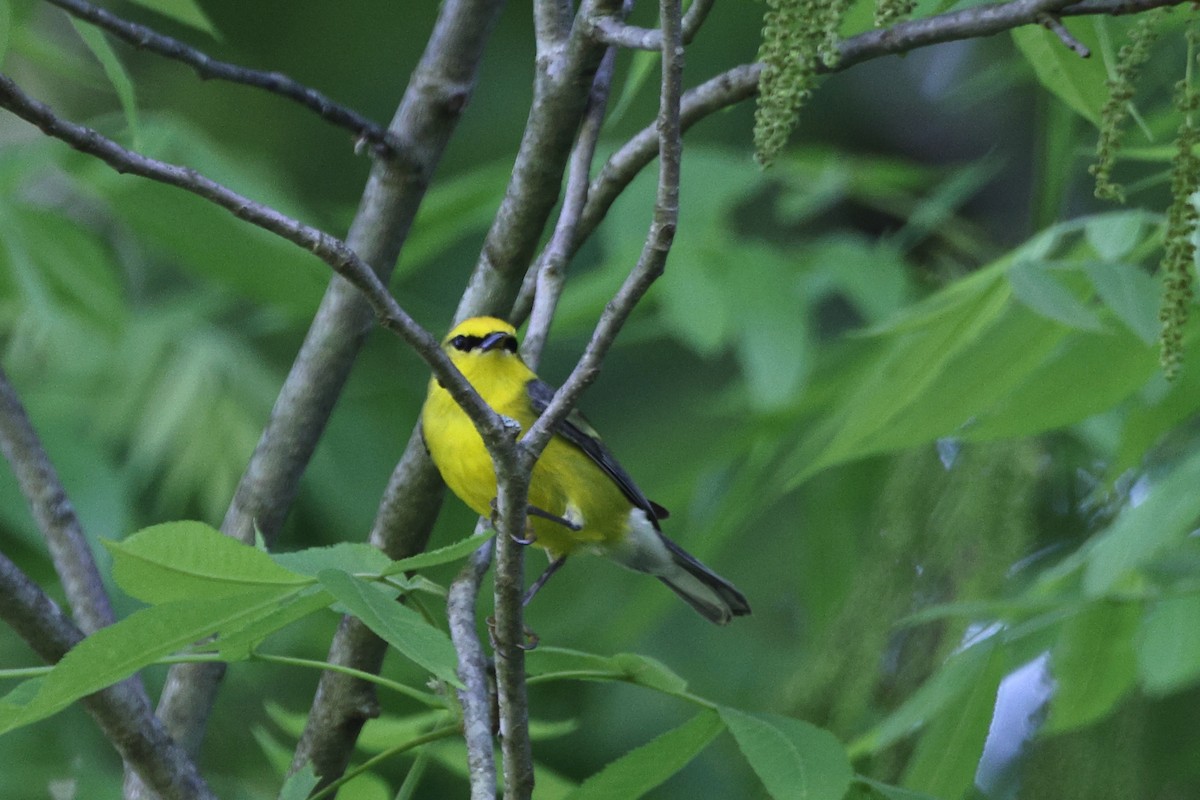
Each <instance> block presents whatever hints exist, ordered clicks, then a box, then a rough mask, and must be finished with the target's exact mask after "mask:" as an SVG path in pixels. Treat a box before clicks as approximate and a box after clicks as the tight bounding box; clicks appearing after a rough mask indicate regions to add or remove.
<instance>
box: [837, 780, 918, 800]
mask: <svg viewBox="0 0 1200 800" xmlns="http://www.w3.org/2000/svg"><path fill="white" fill-rule="evenodd" d="M854 782H855V783H857V784H860V785H862V786H866V787H867V788H868V789H870V790H871V791H872V792H873V793H874V794H876V795H878V796H879V797H882V798H884V800H937V799H936V798H935V797H933V796H932V795H928V794H925V793H924V792H915V791H913V790H912V789H903V788H901V787H899V786H891V785H889V784H886V783H880V782H879V781H877V780H873V779H871V778H868V777H866V776H865V775H856V776H855V777H854Z"/></svg>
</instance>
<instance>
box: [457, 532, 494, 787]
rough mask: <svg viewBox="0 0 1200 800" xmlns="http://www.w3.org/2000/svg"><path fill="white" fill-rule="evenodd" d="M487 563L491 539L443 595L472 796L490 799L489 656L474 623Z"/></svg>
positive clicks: (491, 697) (491, 744)
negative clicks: (458, 683) (455, 665)
mask: <svg viewBox="0 0 1200 800" xmlns="http://www.w3.org/2000/svg"><path fill="white" fill-rule="evenodd" d="M491 562H492V542H491V541H490V540H489V541H488V542H487V543H486V544H485V545H483V547H480V548H479V549H478V550H476V551H475V553H474V554H473V555H472V556H471V558H470V559H469V560H468V561H467V565H466V566H465V567H463V569H462V572H460V573H459V574H458V577H457V578H455V579H454V582H453V583H451V584H450V594H449V596H448V597H447V598H446V613H447V617H448V618H449V622H450V639H451V640H452V641H453V642H454V649H455V651H456V652H457V653H458V677H459V679H460V680H461V681H462V682H463V686H464V687H465V688H463V689H460V690H459V692H458V700H459V703H460V704H461V705H462V711H463V736H464V737H465V739H466V744H467V768H468V770H469V773H470V781H471V800H493V799H494V798H495V796H496V760H495V756H494V755H493V754H494V752H495V744H494V740H493V738H492V731H494V730H495V720H494V718H493V716H492V702H493V696H492V692H491V691H490V689H489V682H488V669H487V658H486V657H485V656H484V654H483V645H482V644H481V643H480V641H479V634H478V631H477V630H476V627H477V626H476V623H475V604H476V602H477V601H478V599H479V587H480V584H481V583H482V582H483V576H484V574H485V573H486V572H487V568H488V566H489V565H490V564H491Z"/></svg>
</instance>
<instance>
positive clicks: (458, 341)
mask: <svg viewBox="0 0 1200 800" xmlns="http://www.w3.org/2000/svg"><path fill="white" fill-rule="evenodd" d="M482 341H483V338H482V337H479V336H455V337H454V338H453V339H451V340H450V346H451V347H453V348H454V349H455V350H462V351H463V352H466V351H468V350H474V349H475V348H476V347H479V344H480V343H481V342H482Z"/></svg>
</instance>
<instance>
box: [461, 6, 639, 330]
mask: <svg viewBox="0 0 1200 800" xmlns="http://www.w3.org/2000/svg"><path fill="white" fill-rule="evenodd" d="M620 6H621V2H620V0H585V1H584V2H583V4H582V7H581V8H580V10H579V12H578V13H577V14H576V17H575V24H574V25H573V26H572V28H571V32H570V34H569V36H568V37H567V39H566V41H565V42H564V43H561V44H559V43H556V42H539V44H538V53H539V58H538V64H537V70H536V73H535V76H534V88H533V105H532V107H531V108H530V112H529V121H528V122H527V123H526V125H525V132H524V134H523V135H522V137H521V144H520V147H519V148H518V151H517V157H516V161H515V162H514V164H513V175H512V179H511V180H510V181H509V183H508V187H507V189H506V190H505V193H504V199H503V200H502V201H501V203H500V208H499V210H497V212H496V217H495V219H494V221H493V222H492V226H491V228H490V229H489V230H488V233H487V237H486V238H485V239H484V243H483V248H482V249H481V251H480V254H479V260H478V261H477V262H476V264H475V269H474V271H473V272H472V273H471V278H470V280H469V282H468V284H467V288H466V290H465V291H464V292H463V296H462V299H461V300H460V301H459V304H458V309H457V311H456V312H455V319H456V320H458V321H461V320H463V319H466V318H467V317H472V316H476V315H478V314H502V313H504V312H506V311H508V310H509V308H511V306H512V302H513V298H514V296H515V295H516V292H517V289H518V287H519V285H520V284H519V281H520V280H521V276H523V275H524V274H525V270H526V268H527V267H528V266H529V263H530V261H531V260H532V258H533V254H534V250H535V248H536V247H537V243H538V237H539V236H541V233H542V231H543V229H544V228H545V227H546V220H547V219H548V218H549V216H550V212H551V211H552V210H553V209H554V204H555V202H556V201H557V200H558V192H559V189H560V187H561V184H562V176H563V171H564V169H565V166H566V162H567V158H568V157H569V154H570V151H571V145H572V143H573V142H574V140H575V132H576V130H577V129H578V127H579V121H580V119H581V118H582V117H583V113H584V110H585V108H586V107H587V98H588V88H589V87H590V86H591V85H592V78H593V76H594V74H595V72H596V69H597V68H598V67H599V65H600V59H601V58H602V56H603V54H604V49H605V47H604V45H603V44H602V43H600V42H597V41H596V40H595V39H594V38H593V37H592V36H591V35H590V34H589V32H588V27H589V26H587V25H586V24H583V22H582V20H585V19H587V18H588V17H589V16H591V15H594V14H611V13H613V12H615V11H616V9H618V8H620ZM539 8H540V6H539ZM538 27H539V30H541V28H543V27H545V26H543V25H539V26H538ZM543 53H546V54H548V55H546V56H543V55H542V54H543Z"/></svg>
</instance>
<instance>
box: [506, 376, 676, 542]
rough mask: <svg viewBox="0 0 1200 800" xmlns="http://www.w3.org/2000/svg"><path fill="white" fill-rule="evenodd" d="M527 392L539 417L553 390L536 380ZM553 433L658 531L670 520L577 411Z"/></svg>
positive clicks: (528, 386) (552, 395) (526, 386)
mask: <svg viewBox="0 0 1200 800" xmlns="http://www.w3.org/2000/svg"><path fill="white" fill-rule="evenodd" d="M525 389H526V391H527V392H528V393H529V401H530V404H531V405H532V406H533V412H534V413H535V414H537V415H538V416H539V417H540V416H541V415H542V413H543V412H545V410H546V407H547V406H549V405H550V400H551V399H553V397H554V391H555V389H554V387H553V386H551V385H550V384H548V383H546V382H545V381H543V380H541V379H539V378H534V379H533V380H531V381H530V382H529V383H527V384H525ZM554 432H555V433H557V434H558V435H559V436H561V437H562V438H564V439H566V440H567V441H568V442H570V443H571V444H573V445H575V446H576V447H578V448H579V449H580V450H582V451H583V452H584V453H585V454H587V456H588V458H590V459H592V461H594V462H596V466H598V467H600V469H601V470H603V471H604V474H605V475H607V476H608V477H610V478H612V480H613V483H615V484H617V486H619V487H620V488H621V492H622V493H623V494H624V495H625V496H626V497H627V498H629V502H631V503H633V504H634V505H635V506H637V507H638V508H640V509H642V510H643V511H645V512H646V516H648V517H649V518H650V521H651V522H653V523H654V527H655V528H657V527H658V520H660V519H666V518H667V516H668V513H669V512H668V511H667V510H666V509H665V508H663V507H662V506H660V505H659V504H658V503H655V502H653V501H652V500H649V499H647V497H646V495H644V494H642V490H641V489H639V488H638V487H637V484H636V483H634V482H633V478H631V477H629V473H628V472H626V471H625V468H624V467H622V466H621V465H620V464H619V463H617V459H616V458H615V457H614V456H613V454H612V453H610V452H609V451H608V448H607V447H605V446H604V443H603V442H602V441H600V435H599V434H598V433H596V429H595V428H593V427H592V426H591V424H590V423H589V422H588V421H587V420H586V419H585V418H584V416H583V414H581V413H579V411H578V410H577V409H572V410H571V413H570V414H568V415H567V418H566V419H565V420H563V421H562V422H560V423H559V424H558V427H557V428H555V429H554Z"/></svg>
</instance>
